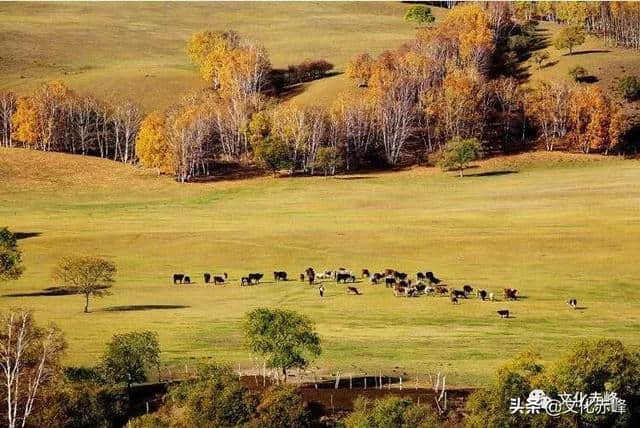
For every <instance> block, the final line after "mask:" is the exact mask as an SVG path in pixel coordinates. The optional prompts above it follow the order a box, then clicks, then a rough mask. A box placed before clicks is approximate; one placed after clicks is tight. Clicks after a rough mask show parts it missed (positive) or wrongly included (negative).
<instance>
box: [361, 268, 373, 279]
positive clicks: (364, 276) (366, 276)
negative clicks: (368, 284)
mask: <svg viewBox="0 0 640 428" xmlns="http://www.w3.org/2000/svg"><path fill="white" fill-rule="evenodd" d="M370 276H371V274H370V273H369V269H362V277H363V278H369V277H370Z"/></svg>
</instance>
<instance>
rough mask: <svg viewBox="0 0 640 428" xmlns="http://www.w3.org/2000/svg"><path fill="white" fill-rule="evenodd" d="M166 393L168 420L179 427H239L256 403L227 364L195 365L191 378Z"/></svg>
mask: <svg viewBox="0 0 640 428" xmlns="http://www.w3.org/2000/svg"><path fill="white" fill-rule="evenodd" d="M169 396H170V399H171V400H170V402H169V404H170V407H171V412H170V414H171V419H179V420H180V422H182V425H180V424H179V425H180V426H194V427H209V426H211V427H230V426H241V425H243V424H245V423H246V422H248V421H249V420H250V418H251V416H252V415H253V413H254V412H255V410H256V406H257V405H258V397H257V396H256V395H255V394H254V393H252V392H251V391H249V390H248V389H246V388H245V387H243V386H242V385H241V383H240V378H239V377H238V375H237V374H235V373H234V372H233V370H232V369H231V368H230V367H228V366H213V365H205V366H201V367H199V368H198V372H197V375H196V377H195V379H190V380H187V381H185V382H182V383H181V384H180V385H178V386H176V387H174V388H172V389H171V391H170V393H169Z"/></svg>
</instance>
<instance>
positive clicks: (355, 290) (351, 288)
mask: <svg viewBox="0 0 640 428" xmlns="http://www.w3.org/2000/svg"><path fill="white" fill-rule="evenodd" d="M347 293H354V294H356V295H358V296H359V295H360V292H359V291H358V289H357V288H356V287H347Z"/></svg>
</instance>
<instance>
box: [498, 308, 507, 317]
mask: <svg viewBox="0 0 640 428" xmlns="http://www.w3.org/2000/svg"><path fill="white" fill-rule="evenodd" d="M497 312H498V315H500V318H509V310H508V309H500V310H499V311H497Z"/></svg>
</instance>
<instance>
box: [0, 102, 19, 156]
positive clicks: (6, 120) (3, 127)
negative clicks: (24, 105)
mask: <svg viewBox="0 0 640 428" xmlns="http://www.w3.org/2000/svg"><path fill="white" fill-rule="evenodd" d="M16 101H17V99H16V96H15V94H14V93H13V92H4V91H0V145H2V146H5V147H11V146H12V145H13V139H12V135H11V134H12V132H13V125H12V121H11V118H12V117H13V114H14V113H15V111H16Z"/></svg>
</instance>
